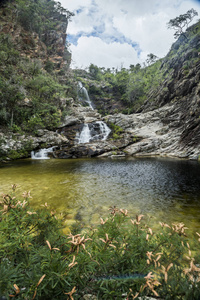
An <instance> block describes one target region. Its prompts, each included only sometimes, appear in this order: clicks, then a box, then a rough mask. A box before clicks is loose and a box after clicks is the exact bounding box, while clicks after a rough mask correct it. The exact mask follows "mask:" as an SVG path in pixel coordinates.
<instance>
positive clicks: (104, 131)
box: [96, 121, 111, 141]
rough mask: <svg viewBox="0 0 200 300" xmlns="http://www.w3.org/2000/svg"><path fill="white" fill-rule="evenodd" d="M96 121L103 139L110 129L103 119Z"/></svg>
mask: <svg viewBox="0 0 200 300" xmlns="http://www.w3.org/2000/svg"><path fill="white" fill-rule="evenodd" d="M96 123H97V124H99V126H100V131H101V134H102V135H103V138H102V140H103V141H105V140H106V139H107V137H108V136H109V134H110V132H111V129H110V128H109V127H108V125H107V124H106V123H104V122H103V121H97V122H96Z"/></svg>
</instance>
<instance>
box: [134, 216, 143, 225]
mask: <svg viewBox="0 0 200 300" xmlns="http://www.w3.org/2000/svg"><path fill="white" fill-rule="evenodd" d="M142 217H144V215H139V216H138V215H136V220H131V223H132V224H133V225H134V224H136V225H139V224H140V221H141V220H142Z"/></svg>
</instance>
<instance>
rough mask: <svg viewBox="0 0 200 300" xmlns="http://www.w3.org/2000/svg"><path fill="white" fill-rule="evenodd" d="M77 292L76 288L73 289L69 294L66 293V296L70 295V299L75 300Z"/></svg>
mask: <svg viewBox="0 0 200 300" xmlns="http://www.w3.org/2000/svg"><path fill="white" fill-rule="evenodd" d="M75 292H76V287H75V286H74V287H73V289H72V290H71V292H69V293H64V294H65V295H69V297H70V299H71V300H74V298H73V296H72V295H73V294H74V293H75Z"/></svg>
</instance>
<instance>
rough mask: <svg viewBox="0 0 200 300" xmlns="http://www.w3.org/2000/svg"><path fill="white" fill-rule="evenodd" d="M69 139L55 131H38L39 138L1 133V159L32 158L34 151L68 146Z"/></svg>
mask: <svg viewBox="0 0 200 300" xmlns="http://www.w3.org/2000/svg"><path fill="white" fill-rule="evenodd" d="M68 143H69V141H68V139H67V138H66V137H64V136H62V135H60V134H58V133H56V132H54V131H48V130H38V133H37V136H27V135H20V134H19V133H11V132H10V133H0V154H1V158H4V159H8V158H21V157H30V155H31V151H32V150H37V149H40V148H49V147H52V146H59V147H60V146H61V145H67V144H68Z"/></svg>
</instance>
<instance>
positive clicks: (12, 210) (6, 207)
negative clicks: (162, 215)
mask: <svg viewBox="0 0 200 300" xmlns="http://www.w3.org/2000/svg"><path fill="white" fill-rule="evenodd" d="M15 189H16V186H15V185H14V186H13V192H12V193H11V194H10V195H3V197H2V201H1V202H0V203H1V207H2V210H1V211H0V243H1V249H0V295H3V296H5V297H7V298H9V297H13V298H15V297H17V299H19V300H20V299H43V300H45V299H56V300H58V299H83V296H84V295H86V294H92V295H94V296H96V297H97V299H125V298H126V299H137V298H138V296H140V297H143V296H145V295H147V296H154V297H158V296H159V297H161V298H162V299H166V300H167V299H199V297H200V268H199V267H197V265H196V264H197V263H199V259H200V258H199V256H196V257H195V258H194V255H195V251H193V249H191V245H190V244H189V240H188V238H187V237H186V235H185V230H186V228H185V227H184V224H182V223H181V224H173V225H171V226H170V225H168V224H165V223H160V225H161V226H160V228H157V229H156V230H153V229H152V228H151V227H150V224H148V222H149V220H148V219H147V218H144V216H143V215H139V216H136V218H134V219H133V218H131V217H130V216H129V215H128V212H127V211H126V210H122V209H120V210H119V209H117V208H116V207H112V208H111V209H110V215H109V216H108V218H106V219H105V220H103V219H101V224H100V225H98V226H95V227H92V228H89V229H87V228H86V229H84V230H83V229H82V232H81V233H80V234H77V232H75V231H77V230H74V231H72V233H70V234H68V235H64V234H63V233H62V224H61V221H60V220H59V219H57V218H56V216H55V213H54V212H52V211H51V210H50V209H49V208H48V206H47V204H44V207H43V208H42V209H41V208H40V209H37V210H33V208H31V207H30V205H29V199H30V192H25V193H23V198H24V199H23V200H17V198H15V196H14V195H15ZM198 236H200V234H198ZM196 243H197V242H195V246H193V247H196ZM194 250H197V248H194ZM122 295H123V296H122ZM124 297H125V298H124ZM142 299H143V298H142Z"/></svg>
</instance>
